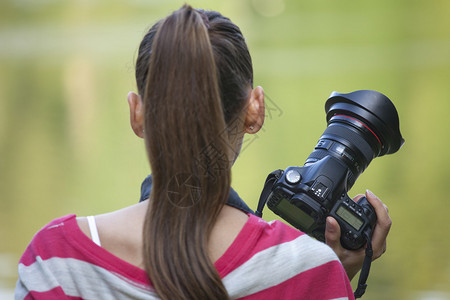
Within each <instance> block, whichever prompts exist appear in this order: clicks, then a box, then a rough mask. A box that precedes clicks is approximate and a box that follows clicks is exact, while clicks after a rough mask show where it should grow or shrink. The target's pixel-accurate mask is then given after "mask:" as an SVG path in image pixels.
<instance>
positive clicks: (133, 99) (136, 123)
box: [127, 92, 144, 138]
mask: <svg viewBox="0 0 450 300" xmlns="http://www.w3.org/2000/svg"><path fill="white" fill-rule="evenodd" d="M127 100H128V105H129V107H130V124H131V128H132V129H133V131H134V133H135V134H136V135H137V136H138V137H140V138H144V118H143V116H144V111H143V110H144V105H143V103H142V98H141V96H139V95H138V94H136V93H135V92H129V93H128V96H127Z"/></svg>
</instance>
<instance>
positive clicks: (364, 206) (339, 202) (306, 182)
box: [267, 141, 377, 249]
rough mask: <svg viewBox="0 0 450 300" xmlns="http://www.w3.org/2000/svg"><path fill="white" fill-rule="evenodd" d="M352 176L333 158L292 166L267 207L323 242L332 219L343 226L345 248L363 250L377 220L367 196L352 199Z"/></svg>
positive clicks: (281, 179) (279, 181) (285, 173)
mask: <svg viewBox="0 0 450 300" xmlns="http://www.w3.org/2000/svg"><path fill="white" fill-rule="evenodd" d="M319 144H320V141H319ZM346 169H347V170H346ZM348 173H349V171H348V168H347V167H346V166H345V165H344V164H342V163H341V162H340V161H339V160H337V159H336V158H334V157H331V156H328V157H326V158H323V159H322V160H320V161H319V162H317V163H314V164H312V165H309V166H304V167H289V168H287V169H286V170H285V171H284V172H283V174H282V176H281V177H280V178H279V179H278V181H277V182H276V183H275V184H274V186H273V189H272V192H271V194H270V195H269V197H268V200H267V206H268V207H269V208H270V209H271V210H272V211H273V212H275V213H276V214H277V215H279V216H280V217H281V218H283V219H284V220H286V221H287V222H289V223H290V224H291V225H292V226H294V227H296V228H298V229H300V230H302V231H304V232H306V233H308V234H310V235H311V236H313V237H315V238H317V239H318V240H320V241H325V236H324V232H325V220H326V217H327V216H332V217H334V218H335V219H336V221H337V222H338V223H339V225H340V228H341V244H342V246H343V247H345V248H347V249H359V248H361V247H362V246H363V245H364V244H365V241H366V240H365V236H364V235H365V234H367V233H368V231H371V230H373V227H374V226H375V223H376V220H377V219H376V214H375V211H374V209H373V207H372V206H371V205H370V204H369V202H368V201H367V199H366V198H365V197H362V198H361V199H360V200H359V201H358V202H354V201H353V200H352V199H350V197H348V195H347V183H348V179H349V174H348Z"/></svg>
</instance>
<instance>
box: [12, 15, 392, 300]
mask: <svg viewBox="0 0 450 300" xmlns="http://www.w3.org/2000/svg"><path fill="white" fill-rule="evenodd" d="M136 80H137V86H138V91H139V94H136V93H133V92H130V93H129V94H128V103H129V106H130V120H131V126H132V128H133V130H134V132H135V133H136V134H137V135H138V136H139V137H142V138H144V139H145V144H146V148H147V153H148V157H149V161H150V165H151V169H152V176H153V178H152V179H153V187H152V191H151V194H150V199H149V200H147V201H143V202H140V203H139V204H137V205H134V206H131V207H127V208H124V209H122V210H119V211H115V212H111V213H108V214H104V215H98V216H95V217H88V218H83V217H79V218H76V217H75V216H74V215H70V216H65V217H62V218H59V219H56V220H54V221H52V222H51V223H49V224H48V225H47V226H45V227H44V228H43V229H42V230H41V231H39V232H38V233H37V234H36V236H35V237H34V238H33V241H32V242H31V243H30V245H29V246H28V248H27V250H26V251H25V253H24V255H23V257H22V259H21V261H20V264H19V281H18V283H17V288H16V298H17V299H22V298H27V299H33V298H36V299H64V298H71V299H72V298H76V299H80V298H81V299H102V298H106V299H112V298H114V299H126V298H132V299H160V298H161V299H229V298H233V299H237V298H239V299H334V298H342V299H352V298H353V295H352V291H351V287H350V284H349V278H350V279H351V278H352V277H353V276H354V274H355V273H356V272H357V271H358V270H359V268H360V267H361V264H362V259H363V257H364V252H363V250H361V251H348V250H344V249H343V248H342V247H341V245H340V243H339V236H340V232H339V226H338V225H337V223H336V221H335V220H334V219H332V218H329V219H328V220H327V221H328V223H327V231H326V238H327V243H328V244H329V245H330V246H331V247H332V248H333V249H334V252H333V250H332V249H331V248H330V247H328V246H327V245H325V244H323V243H320V242H318V241H316V240H314V239H312V238H310V237H309V236H307V235H305V234H303V233H302V232H300V231H298V230H295V229H293V228H291V227H289V226H287V225H285V224H283V223H281V222H278V221H275V222H271V223H267V222H265V221H264V220H262V219H259V218H257V217H255V216H253V215H251V214H247V213H245V212H243V211H242V210H239V209H237V208H234V207H232V206H229V205H226V202H227V198H228V195H229V193H230V183H231V166H232V165H233V163H234V161H235V159H236V158H237V156H238V154H239V151H240V147H241V144H242V139H243V136H244V134H245V133H247V134H254V133H256V132H258V130H259V129H260V128H261V126H262V125H263V122H264V94H263V90H262V88H261V87H256V88H254V89H253V88H252V85H253V71H252V64H251V58H250V55H249V52H248V49H247V46H246V44H245V40H244V38H243V36H242V34H241V32H240V30H239V28H238V27H237V26H236V25H234V24H233V23H232V22H231V21H230V20H229V19H227V18H225V17H223V16H222V15H220V14H219V13H217V12H206V11H200V10H194V9H192V8H191V7H189V6H183V7H182V8H181V9H179V10H178V11H175V12H174V13H173V14H171V15H170V16H168V17H167V18H165V19H163V20H161V21H159V22H158V23H157V24H155V25H154V26H153V27H152V28H151V29H150V30H149V32H148V33H147V34H146V35H145V37H144V39H143V41H142V42H141V45H140V48H139V56H138V59H137V63H136ZM366 196H367V198H368V199H369V201H370V202H371V204H372V205H373V206H374V208H375V210H376V212H377V216H378V224H377V226H376V229H375V232H374V237H373V245H374V249H375V257H378V256H380V255H381V254H382V252H384V250H385V241H386V236H387V233H388V231H389V227H390V219H389V216H388V214H387V209H386V208H385V207H384V206H383V204H382V203H381V201H380V200H379V199H378V198H376V197H375V196H374V195H373V194H371V193H367V194H366ZM336 254H337V255H338V256H339V258H340V260H341V261H342V263H343V265H344V266H345V269H344V267H343V265H342V264H341V262H340V260H339V259H338V256H337V255H336ZM346 272H347V274H346Z"/></svg>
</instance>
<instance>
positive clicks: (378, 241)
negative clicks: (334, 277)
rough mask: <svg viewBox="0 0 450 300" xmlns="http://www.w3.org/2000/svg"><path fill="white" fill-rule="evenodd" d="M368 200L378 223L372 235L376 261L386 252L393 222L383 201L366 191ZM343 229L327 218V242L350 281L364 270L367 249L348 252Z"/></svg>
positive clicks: (357, 197) (356, 198)
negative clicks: (342, 232)
mask: <svg viewBox="0 0 450 300" xmlns="http://www.w3.org/2000/svg"><path fill="white" fill-rule="evenodd" d="M361 197H363V195H358V196H356V197H355V198H353V200H354V201H358V200H359V198H361ZM366 198H367V200H368V201H369V203H370V204H371V205H372V206H373V208H374V209H375V213H376V215H377V223H376V225H375V229H374V231H373V234H372V248H373V258H372V260H375V259H377V258H379V257H380V256H381V255H383V253H384V252H386V238H387V235H388V233H389V229H390V228H391V225H392V221H391V218H390V217H389V212H388V208H387V206H386V205H384V204H383V202H381V200H380V199H379V198H378V197H377V196H375V195H374V194H373V193H372V192H371V191H369V190H367V191H366ZM340 238H341V228H340V227H339V224H338V222H337V221H336V220H335V219H334V218H333V217H327V224H326V229H325V241H326V243H327V244H328V246H330V247H331V248H332V249H333V250H334V252H336V254H337V256H338V257H339V259H340V260H341V263H342V265H343V266H344V269H345V271H346V272H347V276H348V278H349V279H350V280H352V279H353V277H354V276H355V275H356V273H358V271H359V270H360V269H361V268H362V265H363V262H364V257H365V249H364V248H362V249H359V250H348V249H345V248H344V247H342V245H341V241H340Z"/></svg>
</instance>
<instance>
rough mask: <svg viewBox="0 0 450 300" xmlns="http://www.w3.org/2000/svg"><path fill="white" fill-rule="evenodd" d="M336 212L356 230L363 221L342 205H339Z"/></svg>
mask: <svg viewBox="0 0 450 300" xmlns="http://www.w3.org/2000/svg"><path fill="white" fill-rule="evenodd" d="M336 214H337V215H338V216H339V217H341V218H342V219H343V220H344V221H345V222H347V223H348V224H350V226H352V227H353V228H355V229H356V230H359V229H360V228H361V226H362V224H363V221H362V220H361V219H360V218H358V217H357V216H355V215H354V214H353V212H351V211H350V210H348V209H347V208H346V207H345V206H344V205H341V206H339V208H338V209H337V211H336Z"/></svg>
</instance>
